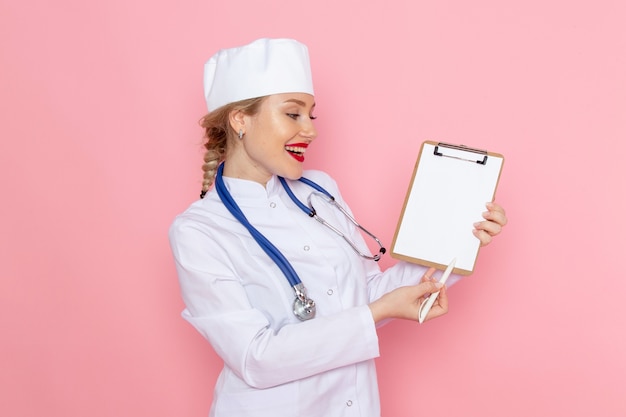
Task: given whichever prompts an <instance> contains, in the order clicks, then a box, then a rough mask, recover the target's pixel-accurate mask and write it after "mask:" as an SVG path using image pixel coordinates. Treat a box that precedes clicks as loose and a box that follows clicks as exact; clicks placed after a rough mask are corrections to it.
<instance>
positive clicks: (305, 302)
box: [293, 283, 315, 321]
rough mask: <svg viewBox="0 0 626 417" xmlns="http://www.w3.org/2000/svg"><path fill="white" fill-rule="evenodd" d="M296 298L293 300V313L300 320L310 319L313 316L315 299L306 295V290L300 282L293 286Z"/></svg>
mask: <svg viewBox="0 0 626 417" xmlns="http://www.w3.org/2000/svg"><path fill="white" fill-rule="evenodd" d="M293 289H294V291H295V293H296V299H295V300H293V314H295V316H296V317H297V318H298V319H299V320H301V321H305V320H310V319H312V318H313V317H315V301H313V300H311V299H310V298H308V297H307V296H306V290H305V289H304V285H302V283H300V284H298V285H295V286H294V287H293Z"/></svg>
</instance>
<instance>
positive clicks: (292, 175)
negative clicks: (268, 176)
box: [278, 167, 304, 181]
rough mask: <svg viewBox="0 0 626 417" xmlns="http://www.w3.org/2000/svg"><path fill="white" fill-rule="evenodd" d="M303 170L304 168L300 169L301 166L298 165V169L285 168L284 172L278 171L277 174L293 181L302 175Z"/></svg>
mask: <svg viewBox="0 0 626 417" xmlns="http://www.w3.org/2000/svg"><path fill="white" fill-rule="evenodd" d="M303 171H304V170H303V169H302V167H300V169H288V170H285V171H284V172H282V173H279V174H278V175H279V176H281V177H283V178H286V179H288V180H293V181H295V180H298V179H300V178H301V177H302V173H303Z"/></svg>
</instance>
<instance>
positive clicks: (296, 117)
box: [287, 113, 317, 120]
mask: <svg viewBox="0 0 626 417" xmlns="http://www.w3.org/2000/svg"><path fill="white" fill-rule="evenodd" d="M287 116H288V117H291V118H292V119H293V120H298V118H299V117H300V115H299V114H298V113H287ZM309 119H311V120H315V119H317V116H313V115H311V116H309Z"/></svg>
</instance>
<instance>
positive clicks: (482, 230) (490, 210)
mask: <svg viewBox="0 0 626 417" xmlns="http://www.w3.org/2000/svg"><path fill="white" fill-rule="evenodd" d="M483 217H484V219H485V220H484V221H482V222H478V223H474V236H476V237H477V238H478V240H480V246H485V245H488V244H489V243H491V240H492V239H493V237H494V236H496V235H498V234H499V233H500V232H501V231H502V228H503V227H504V226H505V225H506V223H507V218H506V213H505V212H504V209H503V208H502V207H501V206H500V205H498V204H496V203H487V211H486V212H484V213H483Z"/></svg>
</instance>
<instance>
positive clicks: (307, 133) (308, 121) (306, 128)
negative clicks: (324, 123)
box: [300, 117, 317, 141]
mask: <svg viewBox="0 0 626 417" xmlns="http://www.w3.org/2000/svg"><path fill="white" fill-rule="evenodd" d="M300 136H303V137H305V138H307V139H309V140H311V141H312V140H313V139H315V138H316V137H317V129H315V124H314V123H313V119H312V118H310V117H305V118H304V123H303V126H302V130H301V131H300Z"/></svg>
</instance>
